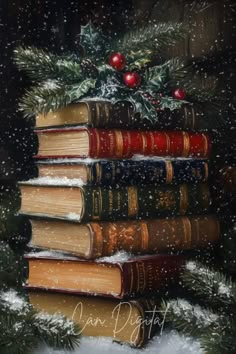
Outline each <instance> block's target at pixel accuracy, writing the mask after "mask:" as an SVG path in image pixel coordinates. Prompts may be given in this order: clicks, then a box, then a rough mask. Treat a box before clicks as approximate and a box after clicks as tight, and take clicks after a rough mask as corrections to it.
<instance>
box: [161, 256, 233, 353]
mask: <svg viewBox="0 0 236 354" xmlns="http://www.w3.org/2000/svg"><path fill="white" fill-rule="evenodd" d="M181 281H182V284H183V286H184V287H185V289H186V290H187V291H188V294H187V295H186V299H175V300H170V301H168V302H163V303H162V306H161V312H162V313H165V321H166V322H167V323H170V324H171V325H172V326H174V328H175V329H177V330H179V331H180V332H182V333H184V334H185V335H187V336H192V337H195V338H197V339H198V340H199V341H200V343H201V346H202V348H204V349H205V350H206V351H207V352H208V353H209V354H222V353H226V354H229V353H235V352H236V339H235V333H236V332H235V330H236V320H235V314H236V282H235V281H233V280H232V279H231V278H228V277H226V276H225V275H224V274H222V273H221V272H219V271H217V270H213V269H211V268H209V267H207V266H205V265H203V264H201V263H199V262H195V261H188V262H187V263H186V265H185V267H184V269H183V272H182V274H181ZM192 295H194V298H195V300H194V301H195V302H199V303H200V304H201V306H199V305H196V304H195V303H192ZM188 296H189V298H190V299H191V300H190V301H191V302H190V301H189V300H188Z"/></svg>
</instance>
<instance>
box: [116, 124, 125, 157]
mask: <svg viewBox="0 0 236 354" xmlns="http://www.w3.org/2000/svg"><path fill="white" fill-rule="evenodd" d="M114 132H115V141H116V151H115V155H116V156H117V157H123V147H124V142H123V135H122V131H121V130H114Z"/></svg>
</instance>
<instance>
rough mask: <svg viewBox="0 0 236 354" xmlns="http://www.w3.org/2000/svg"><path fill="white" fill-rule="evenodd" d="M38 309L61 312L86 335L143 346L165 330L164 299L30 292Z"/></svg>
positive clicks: (32, 301) (30, 296) (31, 299)
mask: <svg viewBox="0 0 236 354" xmlns="http://www.w3.org/2000/svg"><path fill="white" fill-rule="evenodd" d="M29 300H30V303H31V304H32V305H33V307H34V308H36V310H39V311H44V312H47V313H50V314H54V313H60V314H62V315H64V316H66V317H68V318H70V319H72V320H73V321H74V322H75V323H77V324H78V325H79V326H80V330H81V333H82V334H83V335H84V336H102V337H110V338H113V340H115V341H117V342H121V343H126V344H129V345H131V346H135V347H142V346H143V345H144V344H145V343H147V341H148V340H149V339H151V337H152V336H153V335H154V334H156V333H157V332H158V331H161V330H162V327H163V325H164V319H165V314H163V313H162V314H161V313H160V310H158V309H159V308H158V306H159V305H160V300H158V299H157V298H156V299H144V298H141V299H137V300H130V301H120V300H117V299H105V298H100V297H86V296H77V295H70V294H63V293H50V292H46V291H44V292H43V291H42V292H41V291H37V292H35V291H30V292H29Z"/></svg>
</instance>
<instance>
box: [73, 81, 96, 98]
mask: <svg viewBox="0 0 236 354" xmlns="http://www.w3.org/2000/svg"><path fill="white" fill-rule="evenodd" d="M96 82H97V80H96V79H87V80H83V81H82V82H80V83H79V84H77V85H73V86H72V87H71V89H70V90H69V92H68V95H69V96H70V97H71V102H72V101H77V100H78V99H80V98H81V97H82V96H84V95H86V94H88V92H89V90H90V89H93V88H94V87H95V85H96Z"/></svg>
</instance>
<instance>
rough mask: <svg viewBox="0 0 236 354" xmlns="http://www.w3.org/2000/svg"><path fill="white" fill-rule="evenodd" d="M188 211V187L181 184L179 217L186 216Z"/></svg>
mask: <svg viewBox="0 0 236 354" xmlns="http://www.w3.org/2000/svg"><path fill="white" fill-rule="evenodd" d="M187 209H188V186H187V185H186V184H183V185H181V186H180V201H179V211H180V214H181V215H184V214H186V211H187Z"/></svg>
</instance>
